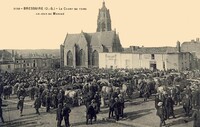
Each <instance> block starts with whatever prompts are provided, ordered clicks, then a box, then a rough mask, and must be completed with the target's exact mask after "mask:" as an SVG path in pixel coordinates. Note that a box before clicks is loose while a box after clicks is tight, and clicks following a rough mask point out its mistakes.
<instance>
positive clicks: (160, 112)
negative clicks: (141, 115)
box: [156, 101, 165, 127]
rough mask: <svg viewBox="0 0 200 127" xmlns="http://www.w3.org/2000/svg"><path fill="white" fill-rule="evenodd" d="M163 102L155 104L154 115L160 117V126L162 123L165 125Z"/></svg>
mask: <svg viewBox="0 0 200 127" xmlns="http://www.w3.org/2000/svg"><path fill="white" fill-rule="evenodd" d="M163 107H164V106H163V102H161V101H160V102H158V104H157V112H156V115H157V116H158V117H159V118H160V126H159V127H162V125H165V116H164V115H165V114H164V108H163Z"/></svg>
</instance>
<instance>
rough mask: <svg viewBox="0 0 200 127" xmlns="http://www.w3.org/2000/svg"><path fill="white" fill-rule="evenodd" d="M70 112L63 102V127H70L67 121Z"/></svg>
mask: <svg viewBox="0 0 200 127" xmlns="http://www.w3.org/2000/svg"><path fill="white" fill-rule="evenodd" d="M70 112H71V109H70V108H69V106H68V105H67V104H66V103H65V104H64V108H63V117H64V120H65V127H70V123H69V113H70Z"/></svg>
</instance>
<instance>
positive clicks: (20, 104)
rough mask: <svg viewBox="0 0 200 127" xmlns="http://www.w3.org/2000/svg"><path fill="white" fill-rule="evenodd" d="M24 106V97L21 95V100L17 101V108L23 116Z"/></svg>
mask: <svg viewBox="0 0 200 127" xmlns="http://www.w3.org/2000/svg"><path fill="white" fill-rule="evenodd" d="M23 108H24V97H23V96H20V97H19V101H18V103H17V109H18V110H19V111H20V116H22V113H23Z"/></svg>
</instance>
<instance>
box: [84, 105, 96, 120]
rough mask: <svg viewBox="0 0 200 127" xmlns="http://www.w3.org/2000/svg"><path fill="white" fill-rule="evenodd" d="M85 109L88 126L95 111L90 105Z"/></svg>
mask: <svg viewBox="0 0 200 127" xmlns="http://www.w3.org/2000/svg"><path fill="white" fill-rule="evenodd" d="M86 108H87V109H86V124H88V122H89V120H90V124H92V119H93V117H94V115H95V109H94V107H93V106H92V105H91V104H89V105H88V106H87V107H86Z"/></svg>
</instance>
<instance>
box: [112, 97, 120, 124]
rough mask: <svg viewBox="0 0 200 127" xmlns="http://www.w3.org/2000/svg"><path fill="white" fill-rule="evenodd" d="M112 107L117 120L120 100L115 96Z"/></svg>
mask: <svg viewBox="0 0 200 127" xmlns="http://www.w3.org/2000/svg"><path fill="white" fill-rule="evenodd" d="M113 108H114V112H115V119H116V121H118V120H119V115H120V114H119V113H120V102H119V99H118V98H117V97H116V98H115V102H114V104H113Z"/></svg>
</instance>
